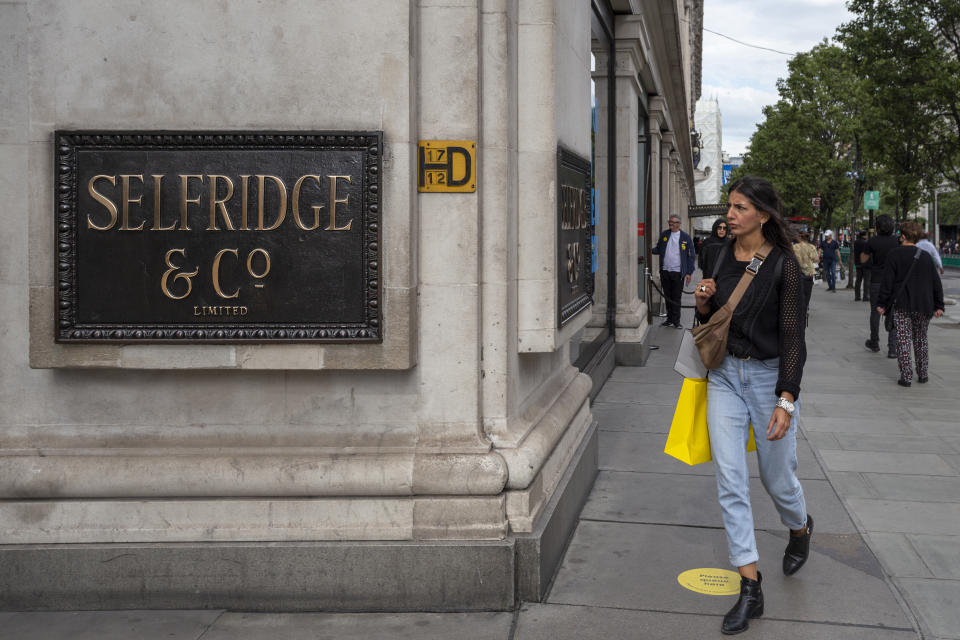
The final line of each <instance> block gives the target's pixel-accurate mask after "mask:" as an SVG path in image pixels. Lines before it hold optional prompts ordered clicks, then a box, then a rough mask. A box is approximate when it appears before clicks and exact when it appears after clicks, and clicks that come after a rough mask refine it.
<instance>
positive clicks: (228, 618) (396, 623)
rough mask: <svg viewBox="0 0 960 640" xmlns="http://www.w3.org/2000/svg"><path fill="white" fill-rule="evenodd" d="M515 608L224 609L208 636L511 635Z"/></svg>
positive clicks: (289, 639) (498, 639)
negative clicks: (466, 610) (403, 610)
mask: <svg viewBox="0 0 960 640" xmlns="http://www.w3.org/2000/svg"><path fill="white" fill-rule="evenodd" d="M512 624H513V613H510V612H506V613H356V614H350V613H337V614H334V613H286V614H252V613H227V614H224V615H223V616H222V617H221V618H220V619H219V620H217V622H216V624H215V625H214V626H213V628H211V629H210V631H208V632H207V634H206V635H204V636H203V640H352V639H356V640H369V639H370V638H391V639H393V638H396V639H403V638H407V639H410V640H448V639H449V638H471V639H473V638H476V639H477V640H509V638H510V627H511V625H512Z"/></svg>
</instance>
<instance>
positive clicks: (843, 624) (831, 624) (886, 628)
mask: <svg viewBox="0 0 960 640" xmlns="http://www.w3.org/2000/svg"><path fill="white" fill-rule="evenodd" d="M531 604H547V605H553V606H559V607H578V608H585V609H609V610H612V611H633V612H644V613H668V614H673V615H680V616H700V617H704V618H719V617H721V616H722V615H724V614H722V613H703V612H700V611H676V610H673V609H634V608H632V607H617V606H612V605H601V604H578V603H575V602H542V603H531ZM757 619H758V620H770V621H772V622H794V623H801V624H817V625H824V626H829V627H852V628H856V629H879V630H884V631H908V632H909V631H913V632H916V629H911V628H910V627H889V626H886V625H882V624H879V625H878V624H866V623H858V622H834V621H831V620H803V619H800V618H777V617H773V616H763V617H761V618H757Z"/></svg>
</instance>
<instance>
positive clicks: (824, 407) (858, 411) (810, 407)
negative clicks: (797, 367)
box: [802, 385, 915, 420]
mask: <svg viewBox="0 0 960 640" xmlns="http://www.w3.org/2000/svg"><path fill="white" fill-rule="evenodd" d="M894 386H895V388H896V389H900V390H902V391H907V389H904V388H903V387H897V386H896V385H894ZM897 393H898V392H896V391H894V390H891V391H890V395H891V396H894V397H895V396H897ZM802 399H803V400H805V402H804V404H803V409H802V411H803V415H804V416H809V417H823V418H827V417H829V418H861V419H870V420H872V419H874V418H876V417H877V416H878V411H877V404H876V402H869V401H864V399H863V398H859V397H858V398H857V401H856V402H852V401H851V400H850V398H848V397H847V398H838V397H837V396H819V397H817V396H814V397H811V398H806V397H802ZM891 404H892V405H893V407H891V409H890V410H888V411H883V414H882V415H884V416H885V417H887V418H888V419H889V418H900V419H903V420H907V419H914V418H915V416H912V415H910V414H909V413H907V410H906V409H900V408H895V407H896V405H895V403H891Z"/></svg>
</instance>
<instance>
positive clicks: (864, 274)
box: [853, 231, 870, 301]
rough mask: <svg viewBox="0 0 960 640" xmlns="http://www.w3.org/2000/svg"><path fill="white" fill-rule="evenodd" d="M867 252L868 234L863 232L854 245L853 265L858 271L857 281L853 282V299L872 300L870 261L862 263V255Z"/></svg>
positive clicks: (858, 235) (859, 234)
mask: <svg viewBox="0 0 960 640" xmlns="http://www.w3.org/2000/svg"><path fill="white" fill-rule="evenodd" d="M866 250H867V232H866V231H861V232H860V233H858V234H857V239H856V241H854V243H853V264H854V265H855V266H854V268H855V269H856V270H857V279H856V280H854V282H853V299H854V300H861V299H862V300H867V301H869V300H870V261H869V260H867V261H866V262H860V255H861V254H863V253H865V252H866ZM861 284H862V285H863V297H862V298H861V297H860V285H861Z"/></svg>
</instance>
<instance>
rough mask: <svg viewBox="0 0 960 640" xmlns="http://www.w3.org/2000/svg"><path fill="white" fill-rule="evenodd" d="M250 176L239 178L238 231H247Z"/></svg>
mask: <svg viewBox="0 0 960 640" xmlns="http://www.w3.org/2000/svg"><path fill="white" fill-rule="evenodd" d="M249 186H250V176H240V191H241V194H240V231H249V230H250V227H248V226H247V205H248V204H249V203H250V191H249V189H248V187H249Z"/></svg>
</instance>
